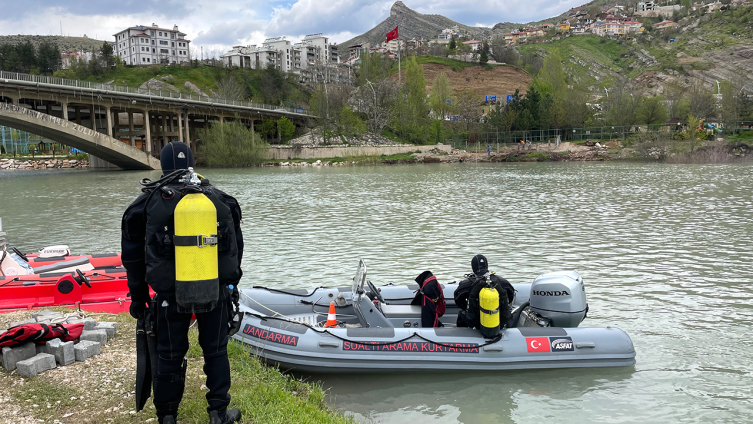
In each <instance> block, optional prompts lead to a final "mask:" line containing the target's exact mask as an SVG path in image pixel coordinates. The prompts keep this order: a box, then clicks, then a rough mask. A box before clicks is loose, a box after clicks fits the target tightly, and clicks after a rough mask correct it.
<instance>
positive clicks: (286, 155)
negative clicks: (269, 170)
mask: <svg viewBox="0 0 753 424" xmlns="http://www.w3.org/2000/svg"><path fill="white" fill-rule="evenodd" d="M434 149H438V150H440V151H442V152H445V153H450V151H451V150H452V146H450V145H448V144H432V145H428V146H412V145H409V146H321V147H302V146H272V147H270V148H269V149H268V150H267V154H266V155H265V156H264V157H265V159H278V160H286V159H324V158H336V157H340V158H342V157H349V156H374V155H376V156H379V155H395V154H399V153H411V152H416V151H420V152H421V153H425V152H428V151H430V150H434Z"/></svg>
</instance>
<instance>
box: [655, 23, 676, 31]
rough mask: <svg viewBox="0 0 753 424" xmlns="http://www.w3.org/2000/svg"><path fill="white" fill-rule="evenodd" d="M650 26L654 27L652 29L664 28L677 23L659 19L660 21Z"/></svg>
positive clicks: (671, 26)
mask: <svg viewBox="0 0 753 424" xmlns="http://www.w3.org/2000/svg"><path fill="white" fill-rule="evenodd" d="M652 26H653V27H654V29H661V30H664V29H667V28H675V27H676V26H677V23H675V22H672V21H661V22H658V23H655V24H654V25H652Z"/></svg>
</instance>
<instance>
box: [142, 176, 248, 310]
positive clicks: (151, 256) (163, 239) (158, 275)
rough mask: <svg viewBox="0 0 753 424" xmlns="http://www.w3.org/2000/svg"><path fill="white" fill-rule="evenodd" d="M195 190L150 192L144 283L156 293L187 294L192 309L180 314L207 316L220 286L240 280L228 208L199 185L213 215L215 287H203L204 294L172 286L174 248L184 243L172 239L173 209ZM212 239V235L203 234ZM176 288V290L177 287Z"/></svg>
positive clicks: (175, 186)
mask: <svg viewBox="0 0 753 424" xmlns="http://www.w3.org/2000/svg"><path fill="white" fill-rule="evenodd" d="M196 190H197V188H196V187H191V188H188V187H186V186H184V185H183V184H171V185H168V186H165V187H162V188H156V189H154V192H153V193H151V196H150V198H149V200H148V201H147V204H146V208H145V213H146V233H145V237H146V240H145V260H146V282H147V284H149V286H151V287H152V289H153V290H154V291H155V292H157V293H162V294H169V295H172V294H175V295H176V297H181V296H178V293H176V290H191V291H192V292H193V293H190V297H191V298H192V299H193V300H194V302H193V303H194V305H193V306H191V305H188V306H187V305H181V304H180V302H179V310H181V312H194V313H199V312H207V311H210V310H212V309H214V306H215V305H216V304H217V299H218V295H219V286H220V285H221V284H230V283H235V282H237V281H238V280H240V277H241V272H240V264H239V260H238V245H237V242H236V238H235V226H234V222H233V216H232V212H231V210H230V207H229V206H228V205H227V204H226V203H225V201H224V200H223V199H222V196H221V195H220V194H218V193H217V191H216V190H215V189H214V187H212V186H211V185H203V186H201V187H200V192H201V193H202V194H203V195H204V196H206V197H207V198H208V199H209V200H210V201H211V202H212V204H213V205H214V207H215V209H216V211H217V223H216V225H217V234H216V236H217V239H216V243H217V273H218V275H217V280H218V283H219V284H216V285H214V286H213V287H212V285H209V286H207V285H206V284H204V285H203V286H201V287H202V290H201V291H202V292H203V291H204V289H207V290H209V291H208V292H207V293H203V294H202V293H195V292H196V288H197V287H199V286H196V285H180V284H178V285H176V261H175V244H176V241H177V242H178V244H180V245H185V244H184V243H183V242H184V241H185V240H182V239H178V240H176V238H175V209H176V208H177V207H178V203H179V202H180V201H181V200H182V199H183V197H184V196H186V195H189V194H195V193H196ZM207 236H213V234H207ZM178 286H180V287H178ZM184 298H186V297H184Z"/></svg>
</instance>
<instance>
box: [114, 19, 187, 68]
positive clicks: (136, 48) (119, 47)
mask: <svg viewBox="0 0 753 424" xmlns="http://www.w3.org/2000/svg"><path fill="white" fill-rule="evenodd" d="M186 35H187V34H185V33H182V32H180V30H179V29H178V25H175V26H173V29H166V28H160V27H159V25H157V24H155V23H152V25H151V26H145V25H137V26H134V27H130V28H126V29H124V30H123V31H120V32H118V33H117V34H115V35H114V36H115V45H114V50H115V54H116V55H118V56H120V58H121V59H122V60H123V62H124V63H125V64H126V65H153V64H170V65H175V64H179V63H183V62H188V61H190V60H191V54H190V53H191V50H190V44H191V41H190V40H186V38H185V37H186Z"/></svg>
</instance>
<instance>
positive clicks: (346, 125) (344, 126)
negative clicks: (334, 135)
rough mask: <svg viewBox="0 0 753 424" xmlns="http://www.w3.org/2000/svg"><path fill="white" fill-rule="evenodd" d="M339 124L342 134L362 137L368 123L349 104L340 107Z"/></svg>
mask: <svg viewBox="0 0 753 424" xmlns="http://www.w3.org/2000/svg"><path fill="white" fill-rule="evenodd" d="M339 124H340V125H339V129H340V134H341V135H346V136H354V137H360V136H361V134H363V133H365V132H366V124H365V123H364V122H363V121H362V120H361V118H359V117H358V115H356V114H355V112H353V109H351V108H350V107H349V106H343V107H342V108H341V109H340V116H339Z"/></svg>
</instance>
